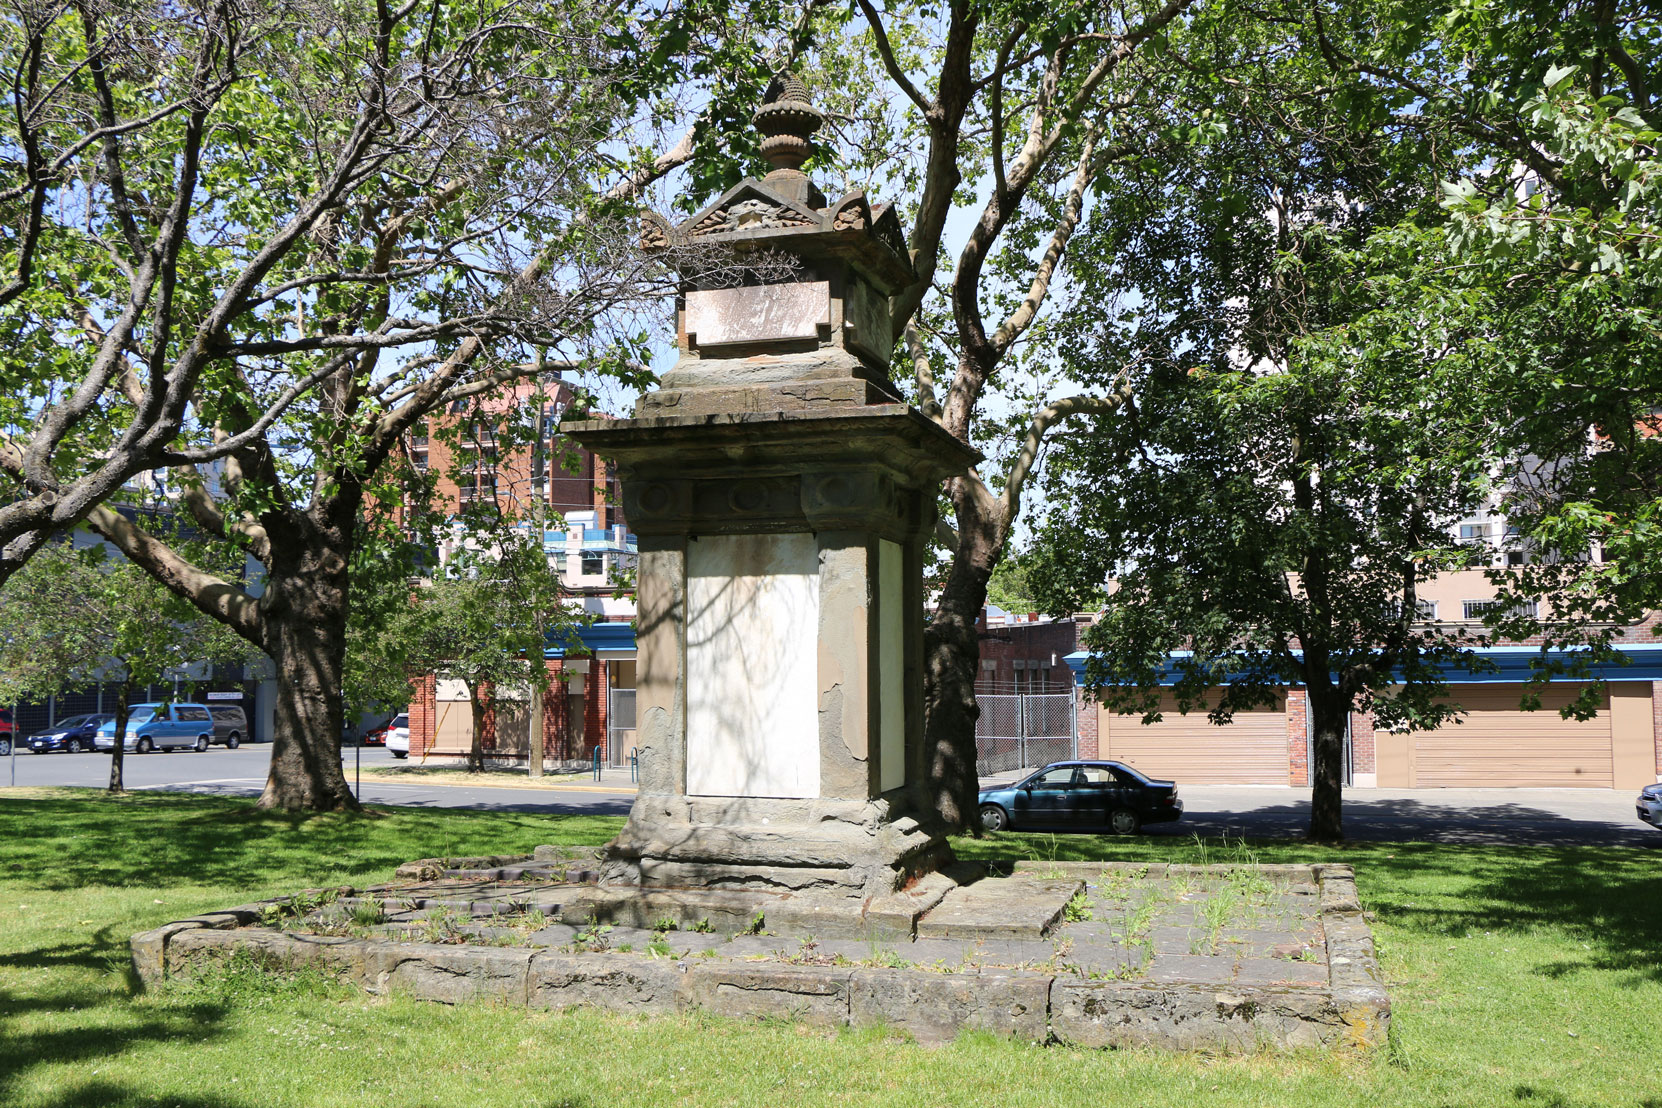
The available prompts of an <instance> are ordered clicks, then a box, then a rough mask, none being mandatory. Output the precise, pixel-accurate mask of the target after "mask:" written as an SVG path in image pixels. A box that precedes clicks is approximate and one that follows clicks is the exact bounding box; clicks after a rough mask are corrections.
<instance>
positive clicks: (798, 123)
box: [755, 76, 825, 171]
mask: <svg viewBox="0 0 1662 1108" xmlns="http://www.w3.org/2000/svg"><path fill="white" fill-rule="evenodd" d="M824 122H825V114H824V113H823V112H821V111H820V110H819V109H818V108H816V107H814V105H813V104H812V103H811V102H810V101H809V99H808V86H807V85H805V84H803V83H802V82H801V81H799V80H797V79H796V78H795V77H792V76H785V77H776V78H774V81H773V84H771V85H769V86H768V95H767V103H765V104H763V105H762V106H761V107H760V108H758V109H757V110H756V116H755V124H756V129H757V130H758V131H760V132H761V133H762V136H763V138H762V157H764V158H766V159H767V160H768V164H770V165H772V166H773V168H774V169H775V170H776V171H777V170H781V169H783V170H800V169H801V168H802V163H803V162H805V161H807V160H808V158H809V156H810V155H811V154H813V152H814V143H813V140H812V138H811V136H812V135H813V133H814V132H815V131H817V130H819V129H820V126H821V125H822V124H824Z"/></svg>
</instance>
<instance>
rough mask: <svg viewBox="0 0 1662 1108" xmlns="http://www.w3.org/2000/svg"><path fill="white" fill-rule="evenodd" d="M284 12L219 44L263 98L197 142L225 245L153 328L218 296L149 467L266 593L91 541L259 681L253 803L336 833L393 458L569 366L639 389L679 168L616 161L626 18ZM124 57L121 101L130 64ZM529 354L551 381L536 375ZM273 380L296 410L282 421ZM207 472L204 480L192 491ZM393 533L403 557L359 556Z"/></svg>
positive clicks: (243, 101) (397, 485)
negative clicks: (500, 395)
mask: <svg viewBox="0 0 1662 1108" xmlns="http://www.w3.org/2000/svg"><path fill="white" fill-rule="evenodd" d="M256 7H258V6H256ZM277 7H280V8H282V9H283V11H284V12H287V10H288V9H287V8H286V7H284V6H281V5H278V6H277ZM239 10H240V9H239ZM259 10H260V11H267V9H266V8H263V7H262V8H259ZM270 10H271V11H276V8H272V9H270ZM305 11H306V13H308V14H306V15H305V16H304V18H301V19H299V20H298V22H285V21H279V22H278V23H277V25H276V26H275V27H274V28H273V29H272V30H271V31H270V33H268V34H263V35H260V36H256V37H255V38H254V39H253V40H251V41H248V42H245V40H243V39H240V38H239V39H237V40H236V41H237V43H239V44H243V45H244V46H245V47H246V50H247V51H249V53H248V56H247V58H246V60H245V62H244V64H243V68H242V70H239V72H249V73H257V74H258V75H259V77H258V79H257V80H255V81H254V87H250V88H248V89H247V90H246V91H245V95H241V96H237V97H235V98H233V101H234V105H235V107H236V110H237V113H238V114H236V115H234V116H232V117H229V118H224V119H221V118H219V117H213V118H212V119H210V120H209V121H208V122H209V123H210V124H211V126H210V127H209V133H210V135H211V136H213V137H214V138H215V139H216V140H217V141H221V142H223V144H224V150H223V158H222V161H223V166H222V168H221V169H220V170H219V171H218V172H219V173H220V174H221V176H220V177H218V178H216V181H217V182H219V183H218V187H216V189H215V191H214V195H215V198H216V200H215V204H214V205H212V206H207V207H200V206H199V207H198V208H195V209H193V213H194V215H195V216H196V218H198V219H199V220H201V221H204V222H205V224H206V226H205V227H204V228H203V233H205V234H212V233H221V234H223V236H224V237H226V238H227V240H228V245H227V247H226V248H225V249H223V250H211V251H203V252H201V257H202V260H201V267H202V272H201V273H200V274H199V275H198V276H196V277H195V278H194V279H193V283H192V284H191V285H190V288H189V290H188V291H189V292H190V293H191V296H189V297H187V296H185V295H184V294H183V293H181V294H180V296H179V297H176V298H175V300H174V301H173V303H174V304H175V306H176V307H177V308H178V310H179V311H181V312H185V313H187V314H188V313H193V312H196V311H200V310H204V309H203V303H204V301H203V300H202V298H201V297H197V296H196V294H197V293H198V292H201V290H203V289H219V288H221V287H223V288H225V289H228V290H231V291H232V292H234V294H235V295H234V296H231V299H230V300H229V301H227V302H226V303H227V305H228V306H227V307H226V308H225V310H224V311H223V312H221V314H220V315H218V316H216V317H215V322H214V327H213V329H212V330H211V332H210V334H209V336H208V338H206V339H204V340H203V341H204V342H206V343H207V346H208V348H209V349H210V350H211V351H212V352H213V353H214V355H215V356H216V358H218V359H219V360H218V361H216V362H215V363H214V364H215V365H216V366H217V367H219V368H218V370H217V371H216V372H217V376H216V377H215V378H214V386H215V387H214V390H213V391H212V392H211V393H206V392H204V393H200V394H199V395H198V396H197V399H196V406H195V409H194V416H195V418H194V420H193V421H192V422H191V423H190V424H189V425H187V426H186V427H184V428H183V433H182V436H181V438H182V441H181V442H175V443H172V444H171V445H170V447H169V449H168V450H166V451H164V452H163V454H162V456H161V461H162V463H163V464H165V465H168V466H170V467H171V469H170V476H169V478H168V481H169V486H168V488H169V495H170V497H171V498H172V500H173V501H174V502H175V503H176V504H177V505H178V507H179V510H180V511H182V512H185V513H188V514H189V517H190V518H191V519H192V520H193V522H194V523H195V525H196V526H197V527H198V528H200V529H201V530H202V531H203V532H205V533H206V534H209V535H211V536H213V537H215V538H218V539H220V540H222V541H223V542H224V543H226V544H228V545H230V546H231V547H234V548H236V549H239V550H241V551H244V552H246V553H247V554H248V555H249V556H251V557H253V558H254V559H255V560H256V561H257V562H259V563H260V565H261V566H262V567H263V569H264V574H263V578H262V579H261V580H260V581H259V582H258V583H257V584H254V585H250V586H245V585H243V584H240V583H238V582H236V581H231V580H226V579H225V578H223V577H221V576H219V575H217V574H215V573H213V572H210V571H208V570H207V569H206V568H205V567H203V566H200V565H197V564H195V563H194V562H192V560H191V559H190V558H189V557H188V556H187V555H186V554H185V552H183V551H181V550H179V549H177V548H176V546H174V545H173V544H170V543H169V542H168V541H166V539H165V538H164V537H161V536H157V535H154V534H152V533H150V532H149V531H148V530H147V529H146V528H145V527H144V526H143V525H142V524H141V523H137V522H134V521H133V520H130V519H127V518H126V517H124V516H123V515H121V514H120V513H118V512H116V511H114V510H113V509H111V508H108V507H99V508H95V509H92V510H91V511H90V513H89V514H88V519H89V523H90V524H91V526H93V527H94V528H95V529H97V530H98V531H99V533H100V534H103V535H104V536H106V537H107V538H109V539H110V541H111V542H113V543H114V544H115V545H116V546H117V547H118V548H120V549H121V551H122V552H123V553H124V554H126V555H127V557H129V558H130V559H132V560H133V561H134V562H135V563H136V564H138V565H140V566H142V567H143V568H145V569H146V570H147V571H148V572H150V573H151V574H153V575H154V576H155V577H156V578H157V579H158V580H160V581H161V582H162V583H163V584H165V585H166V586H167V587H168V588H169V589H171V590H173V591H174V592H175V593H176V594H178V595H180V596H182V597H185V598H187V599H189V600H190V601H191V602H192V603H194V604H195V605H196V606H197V607H198V608H199V609H200V610H201V611H203V612H204V613H206V614H208V615H210V616H212V617H213V618H216V619H219V620H221V621H223V622H224V623H226V624H227V625H228V626H230V627H231V628H233V629H234V630H235V631H236V632H237V633H238V634H240V635H242V636H243V637H244V638H245V639H247V640H248V641H250V642H252V643H255V644H257V645H258V646H259V647H260V648H261V649H263V650H264V651H265V652H266V653H267V654H268V655H270V656H271V658H272V660H273V662H274V663H275V665H276V669H277V680H278V697H277V709H276V729H275V734H274V747H273V750H272V762H271V769H270V773H269V776H268V778H267V783H266V788H265V790H264V792H263V793H262V795H261V799H260V803H261V804H262V805H265V806H277V807H284V808H339V807H344V808H352V807H355V806H356V800H355V799H354V798H353V797H352V794H351V792H350V790H349V789H348V788H347V785H346V781H345V778H344V777H343V776H342V774H341V770H340V763H339V757H338V755H339V742H340V733H341V727H342V722H343V708H342V699H341V695H342V686H343V682H344V681H345V678H346V673H345V665H346V661H345V656H346V648H347V640H348V636H349V634H350V633H351V627H352V616H351V608H352V600H353V596H354V587H353V576H354V573H355V572H367V571H369V570H370V569H372V568H373V569H376V571H377V572H380V571H383V570H384V571H385V572H384V577H385V580H384V582H382V583H383V584H386V585H387V587H390V588H396V587H397V584H396V583H397V582H398V581H399V580H400V577H401V576H402V575H404V574H405V573H406V567H407V563H409V562H410V561H411V558H410V557H409V551H408V549H406V548H403V547H401V546H400V543H401V542H404V541H406V540H407V539H408V537H409V536H408V522H409V521H408V520H407V519H406V517H405V513H406V511H407V510H415V511H418V512H419V510H420V508H421V506H422V504H424V503H425V500H424V498H425V495H426V492H427V491H429V490H430V485H428V484H424V483H423V482H422V481H421V479H420V476H419V475H416V474H413V473H412V472H411V470H410V468H409V467H408V466H407V465H402V464H400V463H399V461H398V459H400V458H401V457H403V456H404V455H405V453H406V450H407V443H406V438H407V436H408V435H409V434H410V433H411V431H412V429H414V428H416V427H418V426H419V425H420V423H421V421H423V420H424V419H425V417H426V416H427V415H429V414H430V413H433V412H436V411H442V410H449V409H451V408H453V407H456V406H458V405H465V404H466V403H467V402H468V401H469V400H470V399H471V398H473V397H476V396H480V395H484V394H488V393H490V392H493V391H494V390H496V389H498V388H499V387H501V386H502V385H503V384H504V383H505V382H511V381H514V380H518V379H522V378H531V377H535V376H537V375H538V374H546V373H551V372H553V371H554V370H556V369H558V368H566V367H570V366H572V365H575V364H578V363H581V364H582V365H583V367H584V368H586V369H587V370H589V371H590V372H592V373H594V374H597V375H601V376H604V375H607V374H612V375H614V376H616V377H618V378H621V379H624V380H626V381H634V382H637V383H638V382H639V381H640V380H642V379H643V378H642V377H641V376H640V371H639V370H638V369H636V368H635V367H636V366H637V365H638V362H639V361H640V354H641V351H642V348H641V340H640V334H641V329H640V328H641V325H642V324H641V321H640V319H638V318H636V313H638V311H639V310H640V309H641V307H642V306H643V305H646V304H649V303H654V302H656V299H657V298H658V297H660V296H661V294H663V293H664V292H666V291H668V289H669V287H670V286H669V284H668V276H667V271H665V270H664V269H663V268H662V267H661V265H660V263H659V262H656V261H649V260H646V259H644V258H642V257H641V256H640V255H639V254H638V253H637V252H636V251H635V249H634V231H633V212H632V210H629V208H631V207H632V205H631V204H630V203H629V202H630V198H631V197H633V196H635V195H636V194H637V193H638V191H639V190H640V189H641V188H643V187H645V186H646V185H647V184H649V183H650V182H651V181H653V180H655V179H657V178H658V177H659V176H661V175H662V174H664V173H667V172H669V171H670V170H671V169H673V168H674V167H676V166H677V165H680V164H682V163H683V162H684V160H685V158H686V157H687V156H688V155H687V152H686V149H685V145H684V144H677V145H676V146H675V147H672V148H671V149H670V150H669V151H668V152H667V153H665V154H663V155H660V156H656V157H654V156H651V155H650V154H645V155H642V156H641V157H640V158H636V157H635V156H634V154H635V149H636V145H637V143H639V144H642V145H644V143H645V142H646V141H648V140H650V139H651V138H653V137H654V134H655V132H654V131H653V130H652V126H651V124H652V115H653V113H654V111H655V108H654V107H653V106H652V105H651V104H650V103H649V102H648V99H647V98H648V94H649V92H650V87H651V86H650V82H646V83H643V81H642V80H641V74H640V70H639V68H638V63H639V61H640V59H638V58H637V57H636V56H635V46H634V45H631V43H632V42H634V41H635V39H636V38H638V35H635V34H634V32H635V31H639V30H640V29H641V27H642V26H643V25H642V24H641V23H640V22H638V21H636V20H635V19H634V17H633V16H626V18H625V22H626V23H627V24H628V26H629V27H630V28H632V29H633V30H632V31H631V33H630V34H628V35H625V34H622V33H620V32H619V30H618V13H617V12H616V10H615V9H613V8H606V7H600V6H595V5H582V4H578V5H571V4H553V3H547V2H541V0H539V2H535V3H517V2H516V3H508V2H496V0H493V2H491V3H485V4H466V5H463V4H454V3H438V4H429V5H423V6H416V7H408V6H407V7H404V8H399V9H388V8H380V9H375V8H357V7H352V6H348V7H346V8H341V9H338V10H337V9H333V8H329V9H324V8H317V9H313V8H308V9H305ZM268 14H269V13H268ZM285 19H286V16H285ZM314 21H315V25H314ZM314 41H326V42H328V43H330V44H331V45H330V46H329V47H328V48H327V49H314V48H313V47H312V46H311V45H310V44H311V43H312V42H314ZM122 48H123V49H124V50H128V51H130V52H132V53H133V55H134V56H133V57H131V58H127V57H126V55H125V54H124V55H123V59H124V64H125V65H128V66H130V67H131V68H132V70H133V74H134V76H133V79H134V80H135V81H139V80H140V79H141V78H142V76H143V73H144V68H143V67H144V62H145V58H146V57H148V55H147V54H145V53H144V51H142V50H140V49H139V47H138V46H137V45H134V44H133V42H131V41H127V42H126V44H125V45H124V46H123V47H122ZM239 87H240V86H239ZM295 120H302V121H304V123H305V125H304V126H298V127H297V126H295V123H294V121H295ZM249 148H252V149H253V150H254V152H255V153H254V154H253V155H249V156H245V154H246V153H247V150H248V149H249ZM140 155H144V156H147V157H153V158H155V159H158V164H160V163H161V162H166V161H167V160H168V159H169V158H171V157H172V154H171V153H170V152H169V151H168V150H167V149H156V150H151V149H150V148H149V147H141V148H140V149H139V150H136V151H133V152H131V156H133V157H139V156H140ZM620 159H621V160H620ZM216 164H219V163H216ZM296 213H300V214H299V215H297V214H296ZM301 215H304V216H305V218H303V219H302V218H301ZM296 220H299V225H300V230H299V231H298V232H296V233H295V234H294V235H293V236H292V241H291V236H290V235H289V228H290V227H291V226H292V225H294V224H295V221H296ZM276 228H281V229H282V230H281V232H280V233H279V231H277V230H275V229H276ZM278 237H281V239H282V242H283V243H285V244H287V245H286V252H282V253H281V257H280V259H279V261H278V262H273V263H272V265H271V266H270V268H269V269H265V270H249V269H248V266H247V265H246V264H244V263H243V262H242V261H241V260H240V259H241V257H242V255H241V253H240V252H239V251H240V249H241V248H242V246H243V245H244V244H250V243H251V244H252V245H251V246H250V248H252V249H256V250H257V251H264V252H260V253H259V257H261V258H264V257H266V253H267V252H269V251H268V250H267V248H266V247H264V246H263V245H262V244H264V243H267V242H275V241H277V238H278ZM193 241H194V240H193ZM233 245H235V246H236V247H237V249H232V248H231V247H232V246H233ZM271 249H275V248H271ZM194 256H195V255H193V257H194ZM110 264H111V265H117V263H116V262H114V261H111V262H110ZM202 295H203V296H204V297H205V296H206V293H203V294H202ZM215 295H221V294H219V293H215ZM224 295H230V293H226V294H224ZM541 349H547V350H550V351H552V352H553V353H554V354H555V355H556V357H557V358H558V360H557V361H550V360H545V359H544V358H542V357H541V356H540V355H539V356H537V357H532V356H531V355H530V351H532V350H541ZM275 381H284V382H289V383H290V386H291V387H292V384H293V383H295V382H304V383H307V384H308V385H309V387H308V388H307V390H306V391H304V393H303V394H302V395H297V396H295V397H294V398H292V399H291V400H289V401H288V402H287V405H286V406H285V407H282V408H281V410H280V411H278V410H277V408H278V402H279V401H281V400H282V397H283V396H284V395H285V393H284V392H283V390H282V389H281V388H278V387H277V385H276V384H274V383H272V382H275ZM128 402H129V403H135V404H136V403H138V398H137V396H136V394H135V396H133V397H129V398H128ZM216 456H220V457H222V461H221V463H220V464H221V469H220V470H219V471H218V472H217V473H216V472H211V471H209V470H207V469H206V468H200V469H199V468H198V467H199V466H202V465H203V464H204V463H206V462H208V461H210V460H213V459H214V458H215V457H216ZM366 517H373V518H374V519H375V520H376V522H375V523H374V525H373V526H372V527H370V528H369V529H368V531H367V532H366V530H365V529H364V528H363V521H364V520H365V519H366ZM388 528H392V529H396V530H397V531H398V532H399V534H401V535H403V536H404V539H400V540H389V541H388V542H387V543H386V544H382V545H380V546H379V547H377V548H375V549H371V547H372V546H374V545H375V544H371V543H370V542H369V541H368V540H369V538H370V537H371V536H372V534H374V533H376V532H377V531H385V530H387V529H388ZM417 545H419V537H418V539H417ZM406 579H407V578H406ZM377 587H379V586H377ZM373 594H375V589H370V590H368V591H367V592H365V591H362V590H360V593H359V595H363V596H368V595H373ZM359 626H360V630H362V628H363V626H364V625H362V624H360V625H359ZM358 672H359V673H360V674H361V673H362V671H358Z"/></svg>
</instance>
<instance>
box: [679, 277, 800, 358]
mask: <svg viewBox="0 0 1662 1108" xmlns="http://www.w3.org/2000/svg"><path fill="white" fill-rule="evenodd" d="M830 325H831V283H830V282H829V281H798V282H795V283H792V284H788V285H758V286H753V287H749V288H737V289H703V290H698V291H694V292H689V293H687V338H688V340H689V341H692V342H696V343H697V344H698V345H699V346H723V345H730V344H733V343H744V342H777V341H779V340H781V339H812V338H818V337H819V329H820V328H821V327H829V326H830Z"/></svg>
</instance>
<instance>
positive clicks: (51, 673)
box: [0, 542, 257, 793]
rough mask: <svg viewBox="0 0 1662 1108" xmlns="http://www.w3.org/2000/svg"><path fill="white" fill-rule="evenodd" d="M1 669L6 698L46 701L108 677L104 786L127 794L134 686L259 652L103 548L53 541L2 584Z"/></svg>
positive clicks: (242, 659) (237, 661)
mask: <svg viewBox="0 0 1662 1108" xmlns="http://www.w3.org/2000/svg"><path fill="white" fill-rule="evenodd" d="M0 627H3V628H4V631H3V632H0V674H4V684H5V687H6V691H7V695H9V696H10V697H12V698H14V699H15V698H17V697H19V696H29V697H34V698H44V697H46V696H49V695H54V694H57V693H61V692H64V691H65V690H69V689H77V688H83V687H85V686H87V685H89V684H93V683H96V682H107V681H110V680H111V679H113V680H114V682H115V684H116V686H117V688H118V690H119V691H118V692H117V694H116V702H115V748H114V749H113V750H112V751H111V754H110V783H109V791H110V792H112V793H119V792H121V791H123V788H124V785H123V780H122V756H123V743H124V740H125V737H126V734H127V719H128V715H129V708H130V705H131V702H132V695H133V691H134V690H135V689H142V688H144V687H145V686H148V685H155V684H161V683H164V682H171V681H172V680H174V679H175V678H181V677H182V678H184V679H185V683H186V684H187V685H188V684H189V683H190V677H189V673H190V670H191V669H192V668H194V667H195V666H197V665H215V664H218V665H243V664H248V663H250V662H252V661H254V660H255V658H256V657H257V652H256V651H255V650H254V649H253V648H252V647H251V646H250V645H249V644H248V643H247V642H245V641H244V640H242V639H240V638H238V637H237V636H236V635H234V634H232V632H231V631H230V629H228V628H226V627H225V626H223V625H222V624H220V623H217V622H215V621H214V620H211V619H209V618H207V617H206V616H204V615H202V613H200V612H198V611H197V610H196V609H195V608H194V607H193V606H192V605H190V604H187V603H186V602H185V601H183V600H181V599H179V598H178V597H176V596H174V595H173V594H172V593H170V592H168V591H167V590H166V589H164V588H163V587H162V586H161V585H160V584H158V583H157V582H156V581H155V580H154V579H152V578H151V577H150V576H149V575H148V574H146V573H144V572H143V571H142V570H140V569H138V568H137V567H136V566H134V565H132V564H130V563H128V562H126V561H123V560H120V559H115V558H109V557H106V555H105V552H104V550H103V548H102V547H96V546H95V547H88V548H85V549H81V550H76V549H73V548H72V547H71V546H70V545H69V544H68V543H65V542H59V543H52V544H49V545H48V546H46V547H45V548H44V549H42V550H40V551H39V552H37V553H36V554H35V555H34V557H33V558H31V559H30V561H29V563H28V564H27V565H26V566H25V567H24V568H23V570H22V572H20V573H18V574H17V575H15V577H14V578H13V579H12V580H11V581H9V582H8V583H7V585H6V588H5V589H4V590H0Z"/></svg>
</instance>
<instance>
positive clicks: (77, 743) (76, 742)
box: [69, 739, 81, 754]
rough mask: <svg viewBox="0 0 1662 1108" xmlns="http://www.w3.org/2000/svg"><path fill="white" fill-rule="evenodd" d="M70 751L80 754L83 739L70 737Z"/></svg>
mask: <svg viewBox="0 0 1662 1108" xmlns="http://www.w3.org/2000/svg"><path fill="white" fill-rule="evenodd" d="M69 752H70V753H71V754H79V753H80V752H81V740H80V739H70V740H69Z"/></svg>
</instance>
